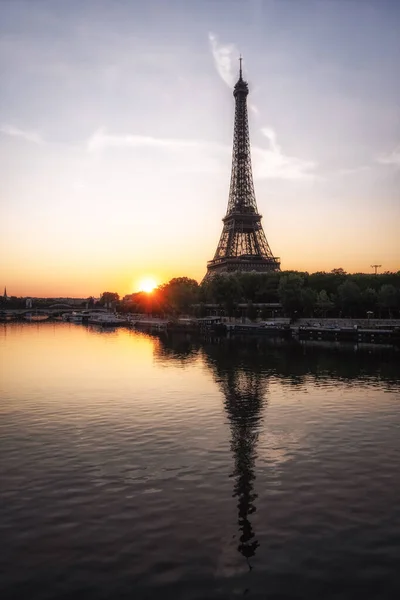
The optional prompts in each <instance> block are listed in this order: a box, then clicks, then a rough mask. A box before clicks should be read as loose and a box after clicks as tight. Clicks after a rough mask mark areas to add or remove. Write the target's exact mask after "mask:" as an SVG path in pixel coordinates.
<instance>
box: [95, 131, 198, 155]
mask: <svg viewBox="0 0 400 600" xmlns="http://www.w3.org/2000/svg"><path fill="white" fill-rule="evenodd" d="M86 147H87V150H88V151H89V152H95V151H100V150H105V149H107V148H146V147H147V148H162V149H165V150H187V149H190V148H192V149H201V148H207V147H209V143H208V142H202V141H197V140H183V139H174V138H155V137H152V136H148V135H134V134H121V135H115V134H110V133H107V132H106V130H105V129H104V128H101V129H98V130H97V131H96V132H95V133H94V134H93V135H92V136H91V137H90V138H89V140H88V141H87V144H86Z"/></svg>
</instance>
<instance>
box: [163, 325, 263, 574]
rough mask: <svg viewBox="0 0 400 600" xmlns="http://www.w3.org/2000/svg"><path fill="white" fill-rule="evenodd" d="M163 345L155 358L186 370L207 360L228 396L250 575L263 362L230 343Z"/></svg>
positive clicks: (177, 340)
mask: <svg viewBox="0 0 400 600" xmlns="http://www.w3.org/2000/svg"><path fill="white" fill-rule="evenodd" d="M157 337H159V340H160V342H161V343H160V345H159V346H158V347H157V349H156V351H155V354H156V357H157V358H158V359H159V360H160V359H161V360H168V361H170V360H171V359H173V360H175V361H177V362H178V363H180V364H182V363H183V362H191V361H193V360H195V359H196V358H197V357H198V356H199V355H200V354H203V356H204V361H205V364H206V366H207V367H208V368H209V369H210V370H211V372H212V373H213V376H214V379H215V381H216V383H217V384H218V386H219V388H220V390H221V391H222V393H223V395H224V398H225V400H224V406H225V410H226V413H227V416H228V422H229V426H230V430H231V443H230V447H231V451H232V455H233V461H234V467H233V471H232V473H231V477H232V478H233V479H234V486H233V497H235V498H237V509H238V527H239V544H238V546H237V549H238V551H239V552H240V553H241V554H242V555H243V556H244V557H245V559H246V561H247V564H248V566H249V569H251V568H252V567H251V564H250V559H251V558H252V557H253V556H254V555H255V553H256V550H257V548H258V547H259V542H258V540H257V538H256V534H255V531H254V529H253V525H252V522H251V516H252V515H253V514H254V513H255V512H256V499H257V493H256V491H255V487H254V482H255V479H256V475H255V461H256V457H257V450H256V446H257V441H258V437H259V432H260V429H261V426H262V414H263V408H264V406H265V396H266V393H267V387H268V379H267V377H266V376H265V373H264V374H263V373H262V369H261V365H262V359H261V355H260V353H259V351H258V347H257V346H248V345H246V346H244V345H243V346H242V345H238V344H229V343H226V342H225V343H222V344H221V343H218V342H217V343H214V342H211V343H207V342H206V341H205V340H203V343H202V344H201V346H199V345H198V344H192V343H191V341H190V339H189V337H188V336H184V335H183V336H179V335H177V336H173V337H170V338H168V337H162V336H157Z"/></svg>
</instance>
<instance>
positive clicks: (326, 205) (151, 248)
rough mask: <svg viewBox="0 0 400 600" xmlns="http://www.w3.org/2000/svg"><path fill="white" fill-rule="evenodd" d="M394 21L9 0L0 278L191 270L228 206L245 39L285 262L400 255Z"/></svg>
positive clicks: (263, 202)
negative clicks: (237, 82) (234, 93)
mask: <svg viewBox="0 0 400 600" xmlns="http://www.w3.org/2000/svg"><path fill="white" fill-rule="evenodd" d="M399 28H400V3H399V2H396V1H395V0H363V1H362V2H361V1H360V0H302V1H301V2H299V1H295V0H247V1H246V0H192V1H191V2H186V1H185V0H179V1H178V0H169V1H168V2H165V0H147V1H146V2H142V1H139V0H137V1H136V0H129V1H128V0H95V1H91V0H78V1H77V0H69V1H68V2H62V1H58V0H52V1H50V0H47V1H42V0H35V1H32V0H25V1H20V0H2V1H1V2H0V78H1V82H2V85H1V91H0V286H2V287H3V286H7V293H8V294H9V295H16V296H26V295H31V296H49V297H65V296H76V297H87V296H90V295H93V296H99V295H100V294H101V293H102V292H103V291H105V290H107V291H116V292H118V293H119V294H120V295H122V296H123V295H125V294H129V293H132V292H134V291H137V290H138V289H139V288H140V283H141V281H142V280H143V279H144V278H148V277H152V278H154V279H155V281H156V282H157V283H161V282H164V281H168V280H169V279H170V278H172V277H175V276H188V277H193V278H194V279H197V280H198V281H200V280H201V279H202V277H203V276H204V274H205V272H206V264H207V261H208V260H211V259H212V258H213V256H214V252H215V250H216V247H217V243H218V240H219V236H220V233H221V231H222V221H221V219H222V218H223V216H224V214H225V212H226V208H227V203H228V193H229V182H230V168H231V152H232V136H233V118H234V98H233V96H232V86H233V84H234V83H235V80H236V79H237V74H238V56H239V54H240V53H241V54H242V55H243V70H244V77H245V79H246V80H247V81H248V82H249V87H250V94H249V97H248V105H249V126H250V136H251V143H252V161H253V171H254V183H255V190H256V198H257V204H258V209H259V212H260V213H261V214H262V215H263V221H262V222H263V226H264V230H265V233H266V236H267V239H268V242H269V244H270V246H271V249H272V252H273V253H274V255H275V256H279V257H280V258H281V264H282V269H297V270H306V271H309V272H314V271H321V270H325V271H330V270H331V269H333V268H339V267H342V268H344V269H345V270H346V271H348V272H372V269H371V265H372V264H380V265H382V267H381V269H380V270H381V271H386V270H388V271H397V270H399V269H400V237H399V233H398V232H399V230H400V227H399V224H400V77H399V66H398V57H399V56H400V36H399V35H398V31H399ZM1 289H2V288H1Z"/></svg>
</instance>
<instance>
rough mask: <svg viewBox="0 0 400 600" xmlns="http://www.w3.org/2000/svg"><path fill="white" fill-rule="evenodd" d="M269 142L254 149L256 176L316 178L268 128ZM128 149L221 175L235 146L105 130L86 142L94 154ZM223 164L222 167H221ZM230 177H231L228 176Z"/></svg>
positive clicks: (312, 165)
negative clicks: (163, 154) (157, 151)
mask: <svg viewBox="0 0 400 600" xmlns="http://www.w3.org/2000/svg"><path fill="white" fill-rule="evenodd" d="M262 132H263V134H264V135H265V137H266V138H267V139H268V141H269V148H262V147H260V146H254V147H253V148H252V155H253V166H254V175H255V177H256V178H257V179H312V178H315V174H314V170H315V167H316V164H315V163H314V162H311V161H305V160H302V159H300V158H296V157H293V156H287V155H285V154H284V153H283V151H282V148H281V147H280V145H279V144H278V142H277V139H276V134H275V132H274V131H273V130H272V129H271V128H268V127H265V128H264V129H263V130H262ZM113 148H114V149H116V148H127V149H143V148H152V149H160V150H162V151H165V152H168V153H170V152H174V153H176V154H178V155H179V154H180V158H179V160H180V161H181V160H183V163H182V164H184V168H185V169H188V170H190V165H191V164H192V163H193V165H194V164H197V167H196V168H197V169H200V170H202V171H207V170H209V169H211V170H212V171H213V172H215V171H218V172H221V171H222V169H226V165H227V160H229V159H228V156H229V154H230V153H231V147H230V146H227V145H223V144H218V143H216V142H212V141H205V140H187V139H176V138H155V137H152V136H144V135H135V134H121V135H116V134H110V133H107V132H106V131H105V129H99V130H98V131H96V132H95V133H94V134H93V135H92V136H91V137H90V138H89V139H88V141H87V142H86V149H87V151H88V152H90V153H96V152H97V153H98V152H102V151H104V150H107V149H113ZM217 165H219V168H218V167H217ZM227 176H228V175H227Z"/></svg>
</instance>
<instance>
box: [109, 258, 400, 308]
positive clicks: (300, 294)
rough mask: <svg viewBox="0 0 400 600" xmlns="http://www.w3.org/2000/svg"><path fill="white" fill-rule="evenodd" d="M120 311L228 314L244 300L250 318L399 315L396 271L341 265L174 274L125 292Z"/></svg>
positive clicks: (399, 289)
mask: <svg viewBox="0 0 400 600" xmlns="http://www.w3.org/2000/svg"><path fill="white" fill-rule="evenodd" d="M118 304H119V310H121V311H122V312H135V313H146V314H154V315H177V316H178V315H182V314H194V315H197V316H202V315H205V314H206V313H207V305H210V304H213V305H216V306H217V307H218V308H219V309H221V310H222V311H223V312H224V313H225V314H226V315H227V316H242V315H243V305H246V311H247V315H248V316H249V317H250V318H255V317H257V316H261V317H264V318H267V317H268V316H270V315H271V310H272V309H271V307H268V306H261V307H260V306H258V305H268V304H279V305H281V308H279V307H276V313H277V314H283V315H285V316H290V317H294V318H296V317H313V316H319V317H353V318H354V317H359V318H365V317H367V316H371V317H372V316H374V317H379V318H380V317H382V318H383V317H389V318H395V317H399V316H400V271H398V272H397V273H392V272H386V273H381V274H378V275H375V274H365V273H352V274H351V273H346V272H345V271H344V270H343V269H333V270H332V271H330V272H316V273H307V272H299V271H281V272H278V273H254V272H252V273H234V274H224V275H216V276H215V277H213V278H212V279H211V280H209V281H205V282H202V283H201V284H200V285H199V284H198V283H197V281H195V280H194V279H190V278H188V277H178V278H174V279H171V281H169V282H168V283H166V284H163V285H161V286H159V287H158V288H157V289H156V290H154V291H153V292H152V293H151V294H147V293H146V292H138V293H136V294H130V295H128V296H125V297H124V299H123V300H122V301H120V302H118Z"/></svg>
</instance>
